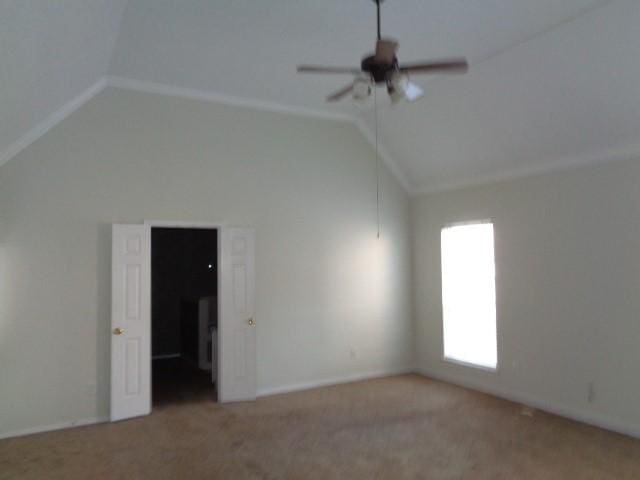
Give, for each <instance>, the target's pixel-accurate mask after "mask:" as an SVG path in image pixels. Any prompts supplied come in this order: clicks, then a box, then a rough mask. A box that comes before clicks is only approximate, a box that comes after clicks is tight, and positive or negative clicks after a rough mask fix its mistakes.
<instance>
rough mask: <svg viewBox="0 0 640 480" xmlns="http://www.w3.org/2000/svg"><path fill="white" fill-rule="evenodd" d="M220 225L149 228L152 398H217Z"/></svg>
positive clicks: (178, 400) (156, 403)
mask: <svg viewBox="0 0 640 480" xmlns="http://www.w3.org/2000/svg"><path fill="white" fill-rule="evenodd" d="M217 262H218V231H217V230H216V229H214V228H173V227H171V228H168V227H153V228H152V229H151V358H152V362H151V371H152V404H153V407H154V408H156V407H161V406H163V405H167V404H176V403H184V402H200V401H216V396H217V395H216V388H215V380H216V378H217V375H216V367H217V349H218V346H217V327H218V265H217Z"/></svg>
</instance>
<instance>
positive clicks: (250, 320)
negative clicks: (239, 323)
mask: <svg viewBox="0 0 640 480" xmlns="http://www.w3.org/2000/svg"><path fill="white" fill-rule="evenodd" d="M247 323H248V324H249V325H251V326H252V327H253V326H254V325H255V324H256V322H254V321H253V318H250V319H249V320H248V321H247Z"/></svg>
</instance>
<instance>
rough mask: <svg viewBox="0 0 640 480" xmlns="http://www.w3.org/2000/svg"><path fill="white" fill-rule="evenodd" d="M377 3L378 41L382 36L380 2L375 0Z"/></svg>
mask: <svg viewBox="0 0 640 480" xmlns="http://www.w3.org/2000/svg"><path fill="white" fill-rule="evenodd" d="M375 2H376V10H377V11H378V40H380V39H381V38H382V36H381V35H380V0H375Z"/></svg>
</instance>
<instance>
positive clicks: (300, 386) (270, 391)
mask: <svg viewBox="0 0 640 480" xmlns="http://www.w3.org/2000/svg"><path fill="white" fill-rule="evenodd" d="M407 373H415V368H412V367H403V368H392V369H389V370H380V371H376V372H363V373H355V374H353V375H343V376H339V377H329V378H325V379H322V380H314V381H310V382H301V383H292V384H289V385H280V386H277V387H264V388H260V389H259V390H258V397H268V396H270V395H279V394H281V393H291V392H301V391H303V390H311V389H314V388H320V387H330V386H332V385H340V384H343V383H351V382H360V381H362V380H371V379H374V378H384V377H392V376H394V375H405V374H407Z"/></svg>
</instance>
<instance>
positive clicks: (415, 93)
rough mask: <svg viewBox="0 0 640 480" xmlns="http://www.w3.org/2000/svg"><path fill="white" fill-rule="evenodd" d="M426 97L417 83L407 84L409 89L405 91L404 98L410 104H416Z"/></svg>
mask: <svg viewBox="0 0 640 480" xmlns="http://www.w3.org/2000/svg"><path fill="white" fill-rule="evenodd" d="M423 95H424V90H422V88H420V87H419V86H418V85H416V84H415V83H412V82H409V83H407V87H406V89H405V91H404V98H406V99H407V101H409V102H415V101H416V100H418V99H420V98H422V96H423Z"/></svg>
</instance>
